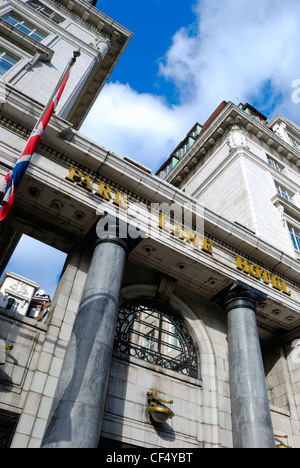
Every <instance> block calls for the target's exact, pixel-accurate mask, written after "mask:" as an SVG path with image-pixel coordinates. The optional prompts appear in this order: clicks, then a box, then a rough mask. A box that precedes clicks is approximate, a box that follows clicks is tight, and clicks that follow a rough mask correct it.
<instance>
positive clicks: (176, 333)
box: [114, 300, 198, 378]
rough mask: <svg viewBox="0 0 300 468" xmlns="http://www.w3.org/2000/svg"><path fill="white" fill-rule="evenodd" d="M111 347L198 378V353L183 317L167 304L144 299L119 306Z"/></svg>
mask: <svg viewBox="0 0 300 468" xmlns="http://www.w3.org/2000/svg"><path fill="white" fill-rule="evenodd" d="M114 349H115V350H116V351H119V352H121V353H123V354H126V355H129V356H133V357H136V358H138V359H142V360H143V361H146V362H149V363H151V364H155V365H157V366H160V367H164V368H166V369H170V370H173V371H175V372H179V373H181V374H184V375H187V376H191V377H195V378H198V356H197V349H196V346H195V344H194V342H193V339H192V337H191V335H190V333H189V331H188V330H187V327H186V325H185V323H184V322H183V320H182V319H181V318H180V317H179V316H177V314H175V313H174V312H173V311H170V310H168V308H167V307H164V306H161V304H159V305H158V306H157V304H156V303H153V302H151V301H147V300H144V301H142V302H137V301H132V302H129V303H127V304H126V305H124V306H123V307H121V308H120V310H119V315H118V323H117V328H116V337H115V345H114Z"/></svg>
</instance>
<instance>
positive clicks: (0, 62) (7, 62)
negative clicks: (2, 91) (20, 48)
mask: <svg viewBox="0 0 300 468" xmlns="http://www.w3.org/2000/svg"><path fill="white" fill-rule="evenodd" d="M0 56H1V58H0V75H1V76H2V75H4V73H6V72H7V71H8V70H10V68H11V67H12V66H13V65H15V64H16V63H17V61H18V59H16V58H15V57H11V56H10V55H7V54H6V53H5V52H3V51H2V50H1V49H0Z"/></svg>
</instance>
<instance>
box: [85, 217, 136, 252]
mask: <svg viewBox="0 0 300 468" xmlns="http://www.w3.org/2000/svg"><path fill="white" fill-rule="evenodd" d="M138 242H139V239H132V238H131V237H130V235H129V224H128V223H126V222H125V221H122V220H120V219H119V218H116V217H114V216H112V215H109V214H108V213H107V212H106V213H104V215H103V216H101V218H100V219H99V221H98V223H97V225H96V238H95V242H94V246H95V247H97V246H98V245H99V244H104V243H111V244H117V245H119V246H120V247H122V248H123V249H124V250H125V252H126V254H127V255H128V254H129V253H130V252H131V250H133V249H134V247H135V246H136V245H137V243H138Z"/></svg>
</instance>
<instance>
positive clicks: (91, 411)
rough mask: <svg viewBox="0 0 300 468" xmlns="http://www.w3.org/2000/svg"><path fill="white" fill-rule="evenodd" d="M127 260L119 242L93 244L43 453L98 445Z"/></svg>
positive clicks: (43, 444) (124, 249)
mask: <svg viewBox="0 0 300 468" xmlns="http://www.w3.org/2000/svg"><path fill="white" fill-rule="evenodd" d="M126 255H127V249H126V244H125V242H124V241H122V240H120V239H117V238H115V239H113V238H112V239H109V238H108V239H104V240H99V241H98V243H97V244H96V247H95V250H94V254H93V258H92V262H91V265H90V269H89V273H88V277H87V281H86V285H85V289H84V292H83V297H82V300H81V304H80V306H79V310H78V313H77V317H76V321H75V324H74V328H73V332H72V335H71V339H70V342H69V345H68V348H67V351H66V356H65V360H64V364H63V367H62V371H61V375H60V378H59V382H58V387H57V390H56V394H55V397H54V404H53V407H52V412H51V416H50V419H49V423H48V426H47V428H46V432H45V436H44V439H43V443H42V447H44V448H96V447H97V446H98V442H99V436H100V432H101V425H102V417H103V411H104V404H105V398H106V391H107V385H108V379H109V372H110V365H111V359H112V351H113V344H114V335H115V327H116V320H117V312H118V304H119V296H120V291H121V285H122V276H123V270H124V266H125V261H126Z"/></svg>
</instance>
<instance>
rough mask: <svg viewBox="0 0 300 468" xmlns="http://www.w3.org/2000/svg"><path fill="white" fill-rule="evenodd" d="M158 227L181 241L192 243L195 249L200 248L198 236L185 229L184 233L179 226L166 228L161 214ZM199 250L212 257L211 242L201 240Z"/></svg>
mask: <svg viewBox="0 0 300 468" xmlns="http://www.w3.org/2000/svg"><path fill="white" fill-rule="evenodd" d="M158 227H159V229H161V230H163V231H166V232H169V233H170V234H171V235H172V236H174V237H177V238H178V239H180V240H182V241H185V242H189V243H192V244H193V245H194V246H195V247H196V248H197V249H198V248H200V239H199V234H196V233H194V232H193V231H192V230H191V229H186V231H184V230H183V229H182V227H181V226H180V224H177V226H176V227H175V228H173V227H168V226H166V220H165V216H164V215H162V214H161V213H159V215H158ZM201 250H203V251H204V252H207V253H209V254H210V255H212V254H213V253H214V252H213V245H212V242H211V241H210V240H208V239H206V238H204V239H203V240H202V244H201Z"/></svg>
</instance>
